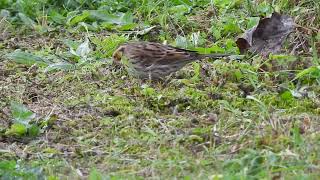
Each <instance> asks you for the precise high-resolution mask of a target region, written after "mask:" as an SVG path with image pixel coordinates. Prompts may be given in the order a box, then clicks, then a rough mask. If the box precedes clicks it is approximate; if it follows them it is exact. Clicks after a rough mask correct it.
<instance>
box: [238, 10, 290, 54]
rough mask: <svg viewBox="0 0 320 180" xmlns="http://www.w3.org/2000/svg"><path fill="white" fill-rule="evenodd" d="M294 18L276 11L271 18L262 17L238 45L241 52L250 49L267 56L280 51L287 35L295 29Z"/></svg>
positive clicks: (239, 40) (239, 39) (240, 39)
mask: <svg viewBox="0 0 320 180" xmlns="http://www.w3.org/2000/svg"><path fill="white" fill-rule="evenodd" d="M293 29H294V22H293V19H292V18H291V17H289V16H286V15H281V14H279V13H277V12H274V13H273V14H272V16H271V17H270V18H263V19H260V21H259V23H258V25H257V26H255V27H253V28H251V29H249V30H247V31H246V32H245V33H244V35H243V36H242V37H241V38H238V39H237V45H238V48H239V49H240V52H241V53H244V52H245V51H247V50H249V51H250V52H252V53H259V54H261V55H262V56H267V55H268V54H270V53H273V54H275V53H278V52H280V50H281V46H282V44H283V42H284V40H285V39H286V37H287V36H288V35H289V34H290V33H291V32H292V31H293Z"/></svg>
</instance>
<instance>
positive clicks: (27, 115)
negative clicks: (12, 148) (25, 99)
mask: <svg viewBox="0 0 320 180" xmlns="http://www.w3.org/2000/svg"><path fill="white" fill-rule="evenodd" d="M10 108H11V114H12V117H13V118H14V120H15V121H16V122H18V123H21V124H24V125H26V126H28V125H29V122H30V120H32V119H33V118H35V115H36V114H35V113H33V112H32V111H30V110H29V109H28V108H27V107H26V106H24V105H23V104H20V103H17V102H11V106H10Z"/></svg>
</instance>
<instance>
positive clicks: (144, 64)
mask: <svg viewBox="0 0 320 180" xmlns="http://www.w3.org/2000/svg"><path fill="white" fill-rule="evenodd" d="M122 56H125V57H126V58H127V66H128V67H129V68H128V69H129V71H130V72H129V73H131V74H133V75H134V76H136V77H138V78H141V79H148V78H149V79H162V78H164V77H165V76H167V75H169V74H171V73H173V72H176V71H178V70H180V69H181V68H182V67H184V66H185V65H186V64H188V63H190V62H192V61H196V60H201V59H205V58H221V57H226V56H229V55H227V54H198V53H197V52H196V51H190V50H185V49H180V48H176V47H172V46H168V45H163V44H160V43H153V42H132V43H126V44H124V45H121V46H120V47H119V48H118V49H117V50H116V51H115V52H114V53H113V55H112V57H113V59H114V60H116V61H120V60H121V58H122Z"/></svg>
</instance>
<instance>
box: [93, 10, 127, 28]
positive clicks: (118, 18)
mask: <svg viewBox="0 0 320 180" xmlns="http://www.w3.org/2000/svg"><path fill="white" fill-rule="evenodd" d="M88 12H89V14H90V18H91V19H95V20H100V21H104V22H108V23H112V24H117V25H125V24H132V23H133V15H132V13H129V12H127V13H118V14H117V15H114V14H109V13H107V12H106V11H102V10H90V11H88Z"/></svg>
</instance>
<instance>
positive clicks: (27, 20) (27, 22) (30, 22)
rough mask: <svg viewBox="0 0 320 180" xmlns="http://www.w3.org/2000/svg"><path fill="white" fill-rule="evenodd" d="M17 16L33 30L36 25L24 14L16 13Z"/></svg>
mask: <svg viewBox="0 0 320 180" xmlns="http://www.w3.org/2000/svg"><path fill="white" fill-rule="evenodd" d="M18 16H19V18H20V19H21V21H22V22H23V23H24V24H25V25H26V26H29V27H31V28H34V27H35V26H36V23H35V22H34V21H33V20H32V19H31V18H29V17H28V16H26V15H25V14H23V13H18Z"/></svg>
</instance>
